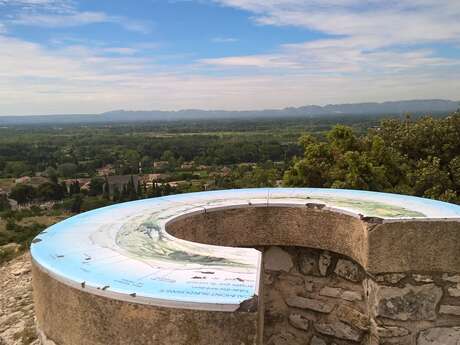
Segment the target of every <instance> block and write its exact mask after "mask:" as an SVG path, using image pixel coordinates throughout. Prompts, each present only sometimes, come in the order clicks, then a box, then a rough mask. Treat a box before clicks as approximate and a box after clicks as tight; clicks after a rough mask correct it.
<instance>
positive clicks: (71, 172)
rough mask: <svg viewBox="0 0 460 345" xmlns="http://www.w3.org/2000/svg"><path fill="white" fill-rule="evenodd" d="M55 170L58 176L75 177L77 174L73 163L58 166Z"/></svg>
mask: <svg viewBox="0 0 460 345" xmlns="http://www.w3.org/2000/svg"><path fill="white" fill-rule="evenodd" d="M57 170H58V173H59V176H62V177H75V175H76V174H77V170H78V167H77V165H76V164H74V163H64V164H60V165H58V168H57Z"/></svg>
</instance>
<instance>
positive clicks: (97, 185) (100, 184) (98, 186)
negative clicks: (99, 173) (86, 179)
mask: <svg viewBox="0 0 460 345" xmlns="http://www.w3.org/2000/svg"><path fill="white" fill-rule="evenodd" d="M104 183H105V181H104V179H103V178H101V177H93V178H92V179H91V181H90V183H89V193H88V195H90V196H96V195H101V194H102V193H103V191H104Z"/></svg>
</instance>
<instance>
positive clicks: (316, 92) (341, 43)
mask: <svg viewBox="0 0 460 345" xmlns="http://www.w3.org/2000/svg"><path fill="white" fill-rule="evenodd" d="M8 2H9V3H11V2H12V1H11V0H10V1H8ZM14 2H15V3H21V6H25V7H26V6H29V7H33V8H34V9H32V10H27V11H26V12H25V13H23V12H21V14H22V15H26V14H27V15H28V17H24V16H19V15H18V16H16V18H14V19H16V20H25V21H27V18H28V20H32V19H33V21H34V22H35V24H34V25H36V26H53V27H59V26H61V27H62V26H69V25H71V26H74V25H84V24H85V23H86V24H89V23H93V22H117V23H119V21H116V20H118V19H120V18H117V17H115V19H114V18H113V17H111V16H110V15H108V14H105V13H102V12H86V13H85V12H78V11H76V10H75V8H70V9H69V8H67V9H66V6H68V4H67V5H66V4H65V2H64V1H63V2H59V1H58V0H56V1H53V0H14ZM219 2H220V3H221V4H223V5H226V6H233V7H238V8H240V9H244V10H247V11H250V12H251V15H252V17H253V20H254V21H256V22H257V23H258V24H263V25H291V26H299V27H303V28H307V29H311V30H314V31H319V32H322V33H325V34H329V35H333V36H331V37H330V38H323V39H318V40H314V41H306V42H299V43H296V44H285V45H281V46H280V47H278V49H275V50H273V51H271V52H265V53H264V54H255V55H244V54H242V55H241V56H226V57H220V58H219V57H217V58H207V59H206V58H201V59H199V60H198V61H193V59H192V58H191V59H190V61H191V62H190V64H182V65H171V64H170V60H171V59H167V58H165V57H164V56H163V57H162V56H161V55H158V54H155V59H152V58H150V57H147V56H149V55H150V54H148V55H146V56H143V54H142V53H143V51H144V50H145V49H148V50H149V51H151V50H152V49H156V48H157V47H158V44H157V43H148V42H146V43H142V44H137V45H132V46H123V45H122V44H119V43H117V44H114V45H112V46H111V45H108V44H91V43H89V42H85V41H84V40H83V41H73V42H70V41H68V40H67V41H66V42H64V43H62V44H56V45H55V46H57V47H59V48H55V49H51V48H46V47H45V46H41V45H39V44H34V43H30V42H26V41H24V40H20V39H15V38H12V37H8V36H6V35H5V34H3V35H2V34H1V26H0V47H2V54H0V112H1V114H3V115H7V114H37V113H79V112H102V111H107V110H112V109H119V108H125V109H133V108H134V109H179V108H206V109H212V108H224V109H258V108H271V107H274V108H278V107H285V106H302V105H305V104H325V103H332V102H333V103H335V102H361V101H370V100H372V101H385V100H395V99H413V98H451V99H454V100H458V99H459V98H460V94H459V92H458V90H460V78H458V75H459V71H460V59H459V58H455V57H452V56H451V57H450V58H448V57H444V56H442V55H440V54H439V53H438V52H437V51H436V49H435V47H431V48H430V44H431V43H433V42H435V43H438V42H443V43H444V44H445V45H447V46H450V45H457V46H458V44H459V43H460V42H459V41H460V26H459V25H458V24H457V21H458V20H457V18H458V17H460V1H458V0H455V1H448V0H437V1H436V2H435V0H418V1H417V2H416V4H414V1H411V0H400V1H396V0H388V1H385V2H382V1H380V0H367V1H366V2H365V3H366V4H367V5H366V7H364V6H363V1H358V0H309V1H307V0H304V1H300V0H264V1H259V0H219ZM5 3H6V0H0V6H2V5H4V4H5ZM38 3H41V4H46V6H53V8H54V9H55V10H50V11H55V12H52V13H51V14H52V16H53V18H47V17H46V16H47V15H50V13H48V12H46V13H43V11H41V10H37V9H36V8H35V7H36V4H38ZM60 4H61V5H62V6H61V7H60ZM63 4H64V5H63ZM0 11H1V8H0ZM43 16H45V17H43ZM24 23H26V22H24ZM69 23H71V24H69ZM21 25H22V24H21ZM29 25H30V22H29ZM120 25H121V24H120ZM216 39H222V40H223V39H225V37H223V38H222V37H221V38H219V37H216ZM213 41H214V40H213ZM215 42H216V43H217V41H215ZM69 43H70V44H71V45H68V44H69ZM162 59H164V60H162ZM161 61H168V63H165V64H164V65H163V64H161Z"/></svg>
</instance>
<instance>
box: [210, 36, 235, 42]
mask: <svg viewBox="0 0 460 345" xmlns="http://www.w3.org/2000/svg"><path fill="white" fill-rule="evenodd" d="M211 41H212V42H214V43H234V42H238V41H239V39H238V38H234V37H213V38H212V39H211Z"/></svg>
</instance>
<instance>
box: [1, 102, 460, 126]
mask: <svg viewBox="0 0 460 345" xmlns="http://www.w3.org/2000/svg"><path fill="white" fill-rule="evenodd" d="M458 109H460V102H454V101H449V100H441V99H429V100H409V101H395V102H383V103H350V104H329V105H325V106H318V105H307V106H304V107H298V108H294V107H289V108H284V109H266V110H246V111H227V110H200V109H187V110H178V111H160V110H147V111H126V110H114V111H110V112H106V113H102V114H92V115H70V114H69V115H34V116H0V126H11V125H47V124H54V125H64V124H76V123H84V124H92V123H93V124H97V123H101V124H102V123H129V122H148V121H175V120H206V119H214V120H218V119H239V120H241V119H254V118H282V117H308V118H317V117H327V116H353V115H360V116H367V115H369V116H370V117H371V116H381V115H389V116H390V115H402V114H404V113H413V114H434V113H436V114H439V113H446V114H447V113H450V112H453V111H456V110H458Z"/></svg>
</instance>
